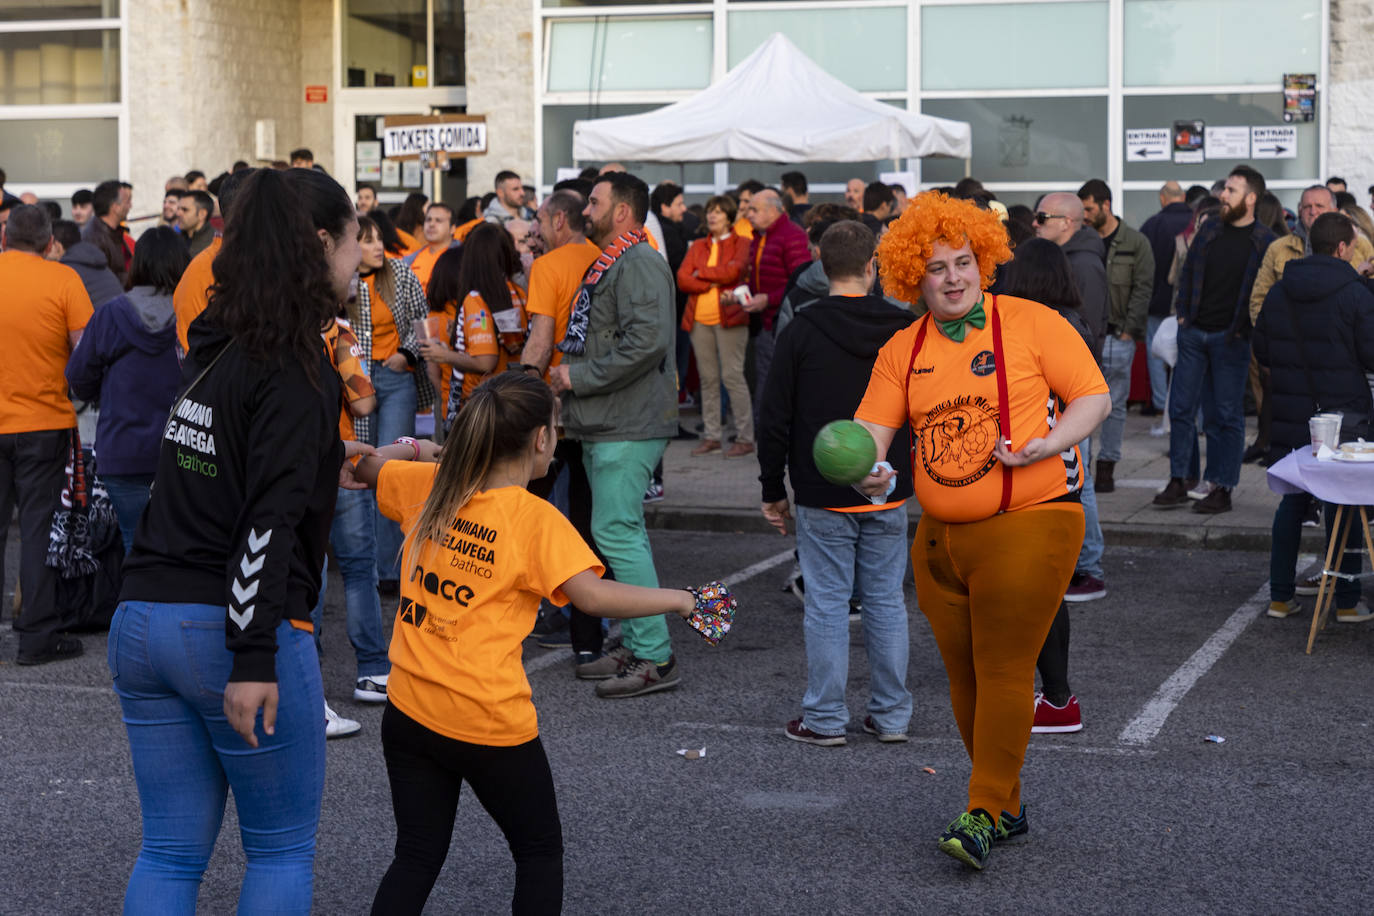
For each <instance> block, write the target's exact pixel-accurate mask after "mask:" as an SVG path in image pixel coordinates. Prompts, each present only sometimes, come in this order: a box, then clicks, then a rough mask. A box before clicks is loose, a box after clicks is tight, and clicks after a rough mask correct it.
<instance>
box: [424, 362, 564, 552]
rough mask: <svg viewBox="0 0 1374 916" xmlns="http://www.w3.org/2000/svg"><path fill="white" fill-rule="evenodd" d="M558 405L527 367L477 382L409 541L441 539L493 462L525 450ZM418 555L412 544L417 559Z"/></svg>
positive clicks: (452, 431)
mask: <svg viewBox="0 0 1374 916" xmlns="http://www.w3.org/2000/svg"><path fill="white" fill-rule="evenodd" d="M553 408H554V398H553V392H551V391H550V390H549V386H548V385H547V384H545V383H544V380H543V379H536V378H531V377H530V376H528V375H526V374H525V373H523V372H503V373H501V374H500V375H494V376H492V377H491V378H489V379H487V380H486V381H485V382H483V383H482V384H480V385H478V386H477V389H476V390H475V391H473V392H472V394H471V395H470V396H469V397H468V399H467V400H466V401H465V402H464V403H463V408H462V410H460V411H458V419H457V420H456V421H455V422H454V425H453V429H452V430H451V431H450V432H449V434H448V438H447V440H446V441H445V444H444V453H443V458H442V459H441V460H440V462H439V470H438V472H437V473H436V474H435V475H434V486H433V487H432V488H431V489H430V492H429V496H428V497H427V498H426V499H425V505H424V508H423V509H421V510H420V516H419V518H417V519H416V520H415V524H414V526H412V527H411V529H410V531H408V532H407V533H406V543H407V545H408V546H411V547H412V548H417V547H418V545H419V543H420V542H421V541H423V540H430V541H434V542H436V543H438V542H440V541H442V540H443V537H444V535H445V534H447V533H448V530H449V528H451V527H452V526H453V523H454V519H456V518H457V516H458V513H459V512H460V511H461V510H462V508H463V507H464V506H466V505H467V504H468V501H469V500H471V499H472V497H473V495H474V494H476V493H477V491H478V490H479V489H480V488H481V486H482V482H483V481H484V480H486V477H487V474H489V473H490V472H491V468H492V465H494V464H496V463H497V462H499V461H504V460H506V459H508V458H512V457H514V456H516V455H519V454H520V453H521V452H522V451H524V449H525V446H526V445H527V444H528V442H529V440H530V433H532V432H534V431H535V430H537V429H540V428H541V427H546V426H548V425H549V424H550V423H552V422H553ZM417 555H418V550H417V549H413V550H412V553H411V557H412V562H414V558H415V557H416V556H417Z"/></svg>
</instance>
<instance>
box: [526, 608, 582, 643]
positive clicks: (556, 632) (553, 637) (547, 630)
mask: <svg viewBox="0 0 1374 916" xmlns="http://www.w3.org/2000/svg"><path fill="white" fill-rule="evenodd" d="M530 635H531V636H533V637H534V638H535V640H536V641H537V642H538V644H539V645H540V647H542V648H545V649H570V648H572V635H571V633H570V632H569V630H568V618H566V617H564V616H563V612H562V611H559V610H558V609H557V608H553V609H551V610H549V611H548V612H547V613H545V614H542V615H540V617H539V620H537V621H536V622H535V624H534V629H533V630H531V631H530Z"/></svg>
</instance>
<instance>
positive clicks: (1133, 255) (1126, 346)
mask: <svg viewBox="0 0 1374 916" xmlns="http://www.w3.org/2000/svg"><path fill="white" fill-rule="evenodd" d="M1078 199H1079V200H1081V201H1083V222H1084V223H1086V224H1087V225H1089V226H1091V227H1092V228H1094V229H1096V230H1097V234H1098V235H1100V236H1101V237H1102V244H1103V246H1104V247H1105V248H1106V249H1107V257H1106V267H1107V289H1108V294H1109V299H1110V304H1109V306H1108V311H1107V339H1106V341H1105V342H1104V343H1103V345H1102V374H1103V375H1104V376H1105V377H1106V379H1107V388H1108V389H1109V390H1110V391H1111V394H1112V412H1111V415H1110V416H1108V417H1107V419H1106V420H1104V421H1103V422H1102V431H1101V434H1100V435H1101V439H1100V441H1099V443H1098V450H1097V472H1096V474H1094V476H1093V486H1094V488H1095V489H1096V491H1097V492H1098V493H1110V492H1112V491H1113V490H1114V489H1116V482H1115V481H1114V480H1113V477H1112V475H1113V473H1114V472H1115V470H1116V463H1117V462H1118V461H1120V460H1121V434H1122V432H1124V431H1125V428H1126V398H1127V397H1128V396H1129V395H1130V393H1131V364H1132V363H1133V362H1135V350H1136V344H1137V343H1139V342H1140V341H1142V340H1144V339H1145V325H1146V322H1147V321H1148V320H1149V316H1150V294H1151V293H1152V292H1153V291H1154V285H1155V256H1154V252H1153V251H1152V250H1151V248H1150V240H1149V239H1147V238H1145V236H1143V235H1141V234H1140V233H1139V232H1137V231H1136V230H1135V229H1132V228H1131V227H1130V226H1128V225H1126V224H1125V223H1124V222H1122V221H1121V220H1120V219H1119V218H1118V217H1117V216H1116V214H1114V213H1113V212H1112V190H1111V188H1109V187H1107V183H1106V182H1105V181H1102V180H1101V179H1098V178H1094V179H1092V180H1091V181H1088V182H1087V183H1085V184H1084V185H1083V187H1081V188H1079V189H1078Z"/></svg>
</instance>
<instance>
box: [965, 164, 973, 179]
mask: <svg viewBox="0 0 1374 916" xmlns="http://www.w3.org/2000/svg"><path fill="white" fill-rule="evenodd" d="M964 177H965V178H972V177H973V160H972V159H965V160H964Z"/></svg>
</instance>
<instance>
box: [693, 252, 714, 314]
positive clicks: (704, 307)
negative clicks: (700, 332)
mask: <svg viewBox="0 0 1374 916" xmlns="http://www.w3.org/2000/svg"><path fill="white" fill-rule="evenodd" d="M718 263H720V240H719V239H715V238H713V239H711V253H710V254H709V255H707V256H706V266H707V267H715V266H716V264H718ZM692 320H693V321H695V322H697V323H698V324H706V325H714V324H720V287H718V286H716V285H715V284H714V283H713V284H711V288H710V289H708V290H706V292H704V293H698V294H697V308H696V312H694V313H693V319H692Z"/></svg>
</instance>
